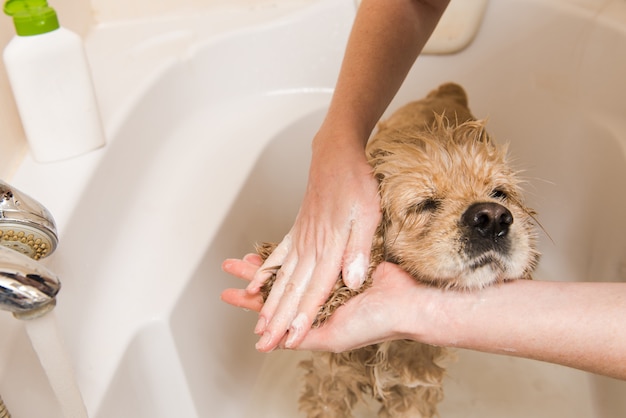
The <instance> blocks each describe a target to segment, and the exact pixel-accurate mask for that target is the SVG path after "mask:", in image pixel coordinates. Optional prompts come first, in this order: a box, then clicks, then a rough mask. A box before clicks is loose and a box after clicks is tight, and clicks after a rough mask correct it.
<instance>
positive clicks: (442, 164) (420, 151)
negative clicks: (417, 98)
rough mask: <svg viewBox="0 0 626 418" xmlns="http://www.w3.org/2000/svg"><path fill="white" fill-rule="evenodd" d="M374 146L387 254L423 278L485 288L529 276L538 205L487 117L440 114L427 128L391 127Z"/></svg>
mask: <svg viewBox="0 0 626 418" xmlns="http://www.w3.org/2000/svg"><path fill="white" fill-rule="evenodd" d="M379 135H381V136H382V137H377V138H376V143H375V146H374V147H373V149H370V150H369V156H370V162H371V163H372V165H373V167H374V173H375V175H376V177H377V178H378V180H379V181H380V197H381V205H382V209H383V221H382V223H381V226H380V231H379V236H382V239H383V246H384V252H385V254H384V257H385V258H386V259H387V260H389V261H392V262H395V263H397V264H399V265H400V266H401V267H402V268H403V269H405V270H406V271H408V272H409V273H411V274H412V275H413V276H414V277H416V278H417V279H418V280H422V281H426V282H430V283H433V284H437V285H440V286H443V287H460V288H480V287H483V286H486V285H489V284H491V283H493V282H497V281H503V280H510V279H518V278H530V273H531V271H532V270H533V269H534V268H535V266H536V264H537V261H538V258H539V254H538V252H537V251H536V249H535V232H534V230H535V228H534V223H533V211H532V210H530V209H529V208H527V207H525V206H524V204H523V200H522V194H521V190H520V186H519V183H520V179H519V178H518V176H517V173H516V172H515V171H514V170H513V169H512V168H511V167H510V166H509V164H508V162H507V159H506V149H505V148H506V147H498V146H496V144H495V143H494V142H493V141H492V140H491V139H490V138H489V136H488V134H487V132H486V130H485V129H484V123H483V122H482V121H473V120H470V121H467V122H464V123H462V124H460V125H458V126H456V125H453V124H450V123H448V121H447V119H446V118H445V117H442V116H439V117H436V118H435V122H434V123H433V124H432V126H431V127H430V128H428V129H425V130H424V129H421V130H416V131H415V132H412V131H411V130H406V129H404V130H403V131H394V130H386V131H385V132H382V133H380V134H379Z"/></svg>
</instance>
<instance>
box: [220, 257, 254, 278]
mask: <svg viewBox="0 0 626 418" xmlns="http://www.w3.org/2000/svg"><path fill="white" fill-rule="evenodd" d="M259 266H261V258H260V257H259V256H258V255H257V254H247V255H246V256H244V258H243V259H242V260H238V259H235V258H229V259H226V260H224V262H223V263H222V270H223V271H224V272H226V273H228V274H231V275H233V276H236V277H239V278H240V279H244V280H248V281H250V280H252V278H253V277H254V274H255V273H256V272H257V270H258V269H259Z"/></svg>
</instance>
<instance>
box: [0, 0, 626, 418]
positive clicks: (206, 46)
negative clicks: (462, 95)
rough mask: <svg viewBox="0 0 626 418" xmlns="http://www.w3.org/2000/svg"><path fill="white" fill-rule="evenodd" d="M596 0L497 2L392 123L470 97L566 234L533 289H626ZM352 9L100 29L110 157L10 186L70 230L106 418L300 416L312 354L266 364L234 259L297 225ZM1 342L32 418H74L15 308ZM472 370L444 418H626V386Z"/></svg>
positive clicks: (408, 87) (482, 365) (64, 319)
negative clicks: (415, 102) (234, 299)
mask: <svg viewBox="0 0 626 418" xmlns="http://www.w3.org/2000/svg"><path fill="white" fill-rule="evenodd" d="M579 3H580V5H575V4H574V3H572V2H567V1H564V0H559V1H557V0H552V1H546V0H543V1H533V0H507V1H503V0H498V1H492V2H491V3H490V5H489V7H488V9H487V13H486V16H485V21H484V22H483V25H482V27H481V29H480V31H479V33H478V35H477V37H476V39H475V40H474V42H473V43H472V44H471V45H470V46H469V47H468V48H467V49H465V50H464V51H462V52H460V53H458V54H454V55H446V56H424V57H422V58H420V60H419V62H418V63H417V64H416V66H415V68H414V69H413V71H412V73H411V74H410V76H409V78H408V79H407V82H406V83H405V85H404V86H403V88H402V90H401V91H400V93H399V95H398V97H397V98H396V100H395V101H394V102H393V103H392V106H391V108H390V109H394V108H396V107H397V106H398V105H400V104H402V103H404V102H406V101H408V100H412V99H414V98H418V97H421V96H422V95H423V94H425V93H426V92H427V91H428V90H430V89H431V88H433V87H435V86H436V85H438V84H439V83H441V82H444V81H449V80H452V81H456V82H459V83H461V84H463V85H464V86H465V87H466V89H467V91H468V92H469V95H470V102H471V107H472V109H473V111H474V113H475V114H476V115H477V116H479V117H489V119H490V122H489V127H490V130H491V131H492V133H493V134H494V135H495V136H496V138H498V139H499V140H501V141H503V142H511V152H512V154H513V155H514V156H515V157H516V165H517V166H518V167H520V168H524V169H525V174H524V175H525V176H526V177H527V178H528V185H527V187H526V189H527V190H528V198H529V201H530V203H531V206H533V207H534V208H536V209H537V210H538V212H539V214H540V216H539V219H540V221H541V223H542V224H543V226H544V228H545V229H546V231H547V232H548V233H549V235H550V237H551V239H550V238H548V237H547V236H546V235H545V234H542V235H541V240H540V241H541V242H540V246H541V250H542V252H543V254H544V256H543V259H542V263H541V267H540V268H539V271H538V272H537V274H536V278H537V279H542V280H607V281H624V280H626V217H624V216H623V214H624V213H626V186H624V180H625V179H626V119H625V116H626V99H625V98H626V83H625V82H624V76H623V75H624V74H626V54H625V52H626V47H625V45H626V2H624V1H623V0H613V1H598V2H594V1H586V2H579ZM353 15H354V5H353V2H352V0H322V1H317V2H295V3H287V4H284V5H281V4H277V5H276V6H275V7H263V8H260V9H232V10H226V9H224V10H211V11H207V12H206V13H204V14H201V15H195V16H187V17H185V16H182V17H176V18H172V19H164V20H161V21H151V22H134V23H133V24H123V25H121V24H118V25H110V26H103V27H100V28H97V30H96V31H95V32H94V33H93V34H92V36H91V37H90V39H89V43H88V47H89V54H90V57H91V60H92V63H93V64H94V65H93V66H94V74H95V78H96V84H97V89H98V93H99V98H100V101H101V103H102V110H103V115H104V119H105V124H106V126H107V130H108V134H109V137H110V140H109V143H108V145H107V147H105V148H104V149H102V150H99V151H97V152H94V153H91V154H88V155H86V156H83V157H80V158H76V159H73V160H70V161H66V162H61V163H56V164H47V165H41V164H37V163H35V162H33V161H32V160H31V159H30V158H27V159H26V160H25V161H24V163H23V164H22V166H21V168H20V170H19V171H18V173H17V174H16V176H15V177H14V178H13V179H12V183H13V184H14V185H15V186H16V187H19V188H20V189H22V190H23V191H26V192H28V193H29V194H31V195H33V196H34V197H36V198H37V199H38V200H40V201H42V202H43V203H44V204H46V205H47V206H48V208H49V209H50V210H51V212H52V213H53V214H54V215H55V217H56V218H57V221H58V224H59V227H60V232H61V240H60V246H59V249H58V250H57V252H56V254H54V255H53V256H52V257H51V260H50V261H49V262H48V265H49V267H50V268H51V269H53V270H54V271H56V272H57V273H58V274H59V275H60V276H61V278H62V281H63V289H62V291H61V293H60V296H59V300H58V306H57V308H56V313H57V316H58V318H59V322H60V326H61V330H62V332H63V335H64V338H65V341H66V345H67V347H68V351H69V354H70V357H71V359H72V362H73V365H74V368H75V369H76V376H77V380H78V383H79V385H80V388H81V390H82V393H83V397H84V399H85V402H86V405H87V408H88V410H89V413H90V416H91V417H94V418H109V417H124V418H126V417H128V418H158V417H169V416H176V417H184V418H194V417H203V418H204V417H220V418H226V417H251V416H254V417H268V418H269V417H272V418H276V417H294V416H297V413H296V412H295V404H296V402H295V401H296V398H297V391H298V383H297V379H298V377H297V370H296V368H295V363H296V362H297V360H298V358H299V357H300V356H302V354H299V353H293V352H276V353H272V354H270V355H261V354H258V353H256V352H255V350H254V341H255V336H254V335H253V334H252V328H253V326H254V323H255V315H253V314H251V313H248V312H243V311H240V310H237V309H234V308H232V307H229V306H227V305H225V304H223V303H221V302H220V301H219V293H220V291H221V290H222V289H223V288H225V287H229V286H234V285H238V284H239V283H238V282H237V281H236V280H235V279H233V278H230V277H228V276H226V275H224V274H223V273H222V272H221V271H220V263H221V261H222V260H223V259H224V258H226V257H232V256H239V255H242V254H244V253H245V252H247V251H250V250H251V248H252V243H253V242H255V241H257V240H271V239H274V240H276V239H279V238H280V237H281V236H282V235H283V234H284V233H285V232H286V230H287V229H288V228H289V227H290V225H291V222H292V221H293V219H294V216H295V212H296V210H297V208H298V205H299V202H300V199H301V196H302V191H303V186H304V184H305V181H306V172H307V167H308V150H309V143H310V140H311V137H312V135H313V134H314V132H315V130H316V128H317V126H318V125H319V123H320V121H321V118H322V116H323V114H324V111H325V108H326V106H327V104H328V101H329V98H330V94H331V91H332V87H333V85H334V82H335V77H336V74H337V71H338V67H339V63H340V59H341V55H342V52H343V47H344V45H345V40H346V37H347V34H348V31H349V28H350V24H351V19H352V17H353ZM364 70H365V69H364ZM532 308H533V307H532V306H529V307H528V309H532ZM546 315H549V312H547V313H546ZM521 318H522V319H523V313H522V314H521ZM615 320H621V321H623V320H624V319H623V318H615ZM0 329H1V330H2V338H1V339H0V395H1V396H2V397H3V399H4V400H5V402H6V404H7V406H8V407H9V408H10V409H11V411H12V413H13V416H14V417H15V418H20V417H51V418H56V417H59V416H60V412H59V408H58V406H57V405H56V402H55V400H54V397H53V395H52V392H51V390H50V389H49V386H48V383H47V381H46V378H45V375H44V373H43V371H42V369H41V367H39V365H38V363H37V358H36V356H35V354H34V353H33V352H32V349H31V348H30V344H29V342H28V339H27V337H26V335H25V333H24V330H23V327H22V324H21V323H20V322H19V321H17V320H15V319H13V318H12V317H11V316H10V315H8V314H2V315H0ZM458 357H459V360H458V362H457V363H456V364H454V365H453V366H451V367H450V369H449V378H448V379H447V382H446V387H447V389H446V399H445V400H444V402H443V404H442V405H441V413H442V416H444V417H459V416H463V417H494V418H495V417H498V418H500V417H507V418H515V417H546V418H548V417H549V418H554V417H568V418H588V417H597V418H600V417H602V418H613V417H623V416H626V397H625V396H624V395H625V394H626V383H624V382H618V381H615V380H612V379H608V378H603V377H598V376H593V375H590V374H587V373H583V372H580V371H576V370H570V369H567V368H564V367H559V366H555V365H550V364H544V363H539V362H534V361H529V360H522V359H516V358H509V357H505V356H494V355H484V354H479V353H472V352H465V351H461V352H459V356H458ZM33 400H36V401H33ZM360 416H361V417H369V416H374V413H373V412H372V411H363V412H362V414H361V415H360Z"/></svg>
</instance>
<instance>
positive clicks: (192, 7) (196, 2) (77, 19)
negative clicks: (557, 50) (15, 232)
mask: <svg viewBox="0 0 626 418" xmlns="http://www.w3.org/2000/svg"><path fill="white" fill-rule="evenodd" d="M278 1H287V2H290V3H296V2H301V3H307V2H314V1H316V0H159V1H154V0H49V3H50V4H51V5H52V6H53V7H54V8H55V9H56V10H57V12H58V13H59V17H60V20H61V23H62V25H63V26H65V27H68V28H69V29H71V30H73V31H75V32H77V33H79V34H81V35H83V36H87V34H88V33H89V31H90V29H92V28H93V27H95V25H96V24H99V23H110V22H116V21H124V20H133V19H139V18H159V17H164V16H168V17H172V16H176V15H177V14H189V13H195V12H197V11H198V10H203V9H207V8H232V7H254V8H264V7H273V6H275V4H276V3H277V2H278ZM355 1H358V0H355ZM456 1H463V0H456ZM551 1H568V2H570V3H572V4H575V5H577V6H579V7H584V8H591V9H599V8H602V7H606V5H607V4H608V3H610V2H611V1H626V0H551ZM13 34H14V30H13V25H12V23H11V21H10V19H9V18H8V17H7V16H4V15H2V16H0V49H4V47H5V45H6V44H7V43H8V42H9V40H10V39H11V37H12V36H13ZM0 109H2V111H1V112H0V150H1V152H0V178H5V179H10V177H11V174H12V173H13V171H14V169H15V167H16V166H17V164H18V163H19V162H20V161H21V159H22V158H23V157H24V155H26V152H27V145H26V140H25V138H24V132H23V130H22V126H21V123H20V120H19V116H18V114H17V109H16V108H15V103H14V101H13V95H12V93H11V90H10V87H9V84H8V80H7V77H6V72H5V69H4V65H0Z"/></svg>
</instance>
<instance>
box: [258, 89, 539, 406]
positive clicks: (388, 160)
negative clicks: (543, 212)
mask: <svg viewBox="0 0 626 418" xmlns="http://www.w3.org/2000/svg"><path fill="white" fill-rule="evenodd" d="M366 151H367V155H368V158H369V161H370V163H371V164H372V167H373V169H374V175H375V176H376V178H377V179H378V180H379V183H380V188H379V190H380V198H381V206H382V210H383V219H382V221H381V223H380V225H379V227H378V230H377V232H376V235H375V237H374V241H373V243H372V257H371V263H370V268H369V272H368V278H367V280H366V282H365V284H364V285H363V286H362V287H361V289H359V290H351V289H349V288H348V287H346V286H345V285H344V283H343V281H342V280H341V277H339V279H338V280H337V283H336V285H335V288H334V291H333V293H332V294H331V296H330V297H329V299H328V301H327V302H326V303H325V304H324V306H322V307H321V309H320V311H319V313H318V315H317V318H316V319H315V322H314V326H320V325H321V324H323V323H324V321H325V320H326V319H328V318H329V317H330V315H332V313H333V312H334V311H335V310H336V309H337V308H339V307H340V306H341V305H343V304H344V303H345V302H346V301H347V300H349V299H350V298H352V297H354V296H355V295H357V294H358V293H361V292H362V291H363V290H365V289H367V288H368V287H369V286H371V283H372V279H371V273H372V271H373V270H374V269H375V268H376V266H377V265H378V264H380V263H381V262H382V261H385V260H386V261H392V262H394V263H397V264H399V265H400V266H401V267H402V268H403V269H404V270H406V271H408V272H409V273H411V274H412V275H413V277H415V279H416V280H419V281H422V282H425V283H429V284H432V285H435V286H439V287H442V288H449V289H477V288H481V287H484V286H488V285H490V284H493V283H496V282H502V281H505V280H513V279H519V278H523V279H530V274H531V272H532V270H533V269H534V268H535V266H536V264H537V261H538V258H539V254H538V253H537V251H536V249H535V235H534V224H533V218H534V212H533V211H532V210H530V209H528V208H527V207H525V206H524V204H523V199H522V195H521V190H520V187H519V183H520V181H519V179H518V176H517V173H516V172H515V171H513V170H512V169H511V168H510V166H509V164H508V162H507V159H506V147H502V146H497V145H496V144H495V143H494V142H493V141H492V140H491V138H490V137H489V135H488V133H487V131H486V130H485V123H484V121H477V120H475V118H474V117H473V116H472V114H471V113H470V111H469V108H468V105H467V97H466V94H465V92H464V90H463V89H462V88H461V87H460V86H458V85H456V84H453V83H448V84H444V85H442V86H440V87H439V88H438V89H436V90H434V91H433V92H431V93H430V94H429V95H428V96H427V97H426V98H424V99H422V100H419V101H416V102H412V103H409V104H408V105H406V106H404V107H402V108H400V109H399V110H398V111H396V112H395V113H394V114H393V115H392V116H391V117H390V118H389V119H388V120H386V121H385V122H381V123H380V124H379V128H378V132H377V133H376V135H375V136H374V137H373V138H372V139H371V140H370V141H369V143H368V146H367V150H366ZM485 202H486V203H490V202H491V203H497V204H499V205H502V206H504V207H506V208H507V210H508V211H510V213H511V215H512V217H513V223H512V225H510V229H508V231H507V235H506V236H505V237H504V238H502V239H506V242H505V243H502V242H500V243H499V244H493V248H482V247H484V246H485V245H487V244H484V245H482V244H481V245H482V246H481V247H480V251H478V250H476V249H475V248H474V247H475V246H476V244H475V243H473V242H472V240H471V239H470V238H468V237H469V236H470V235H471V234H469V233H468V231H467V226H465V225H464V224H463V222H461V221H460V219H462V216H463V214H464V213H465V211H466V210H468V207H470V206H471V205H472V204H474V203H485ZM505 244H506V245H505ZM489 245H491V244H489ZM472 246H474V247H472ZM274 248H275V244H270V243H263V244H260V245H258V246H257V252H258V253H259V254H260V255H261V256H262V257H263V259H266V258H267V257H268V256H269V255H270V254H271V252H272V251H273V249H274ZM279 268H280V267H279V266H276V267H275V268H273V270H274V273H275V272H276V271H278V269H279ZM274 280H275V274H274V275H273V276H272V277H271V278H270V279H269V280H268V281H267V282H266V283H265V286H264V287H263V289H262V293H263V294H264V297H267V295H268V294H269V291H270V290H271V286H272V284H273V282H274ZM445 358H446V350H445V349H444V348H442V347H435V346H430V345H425V344H421V343H418V342H414V341H406V340H399V341H391V342H385V343H382V344H375V345H371V346H367V347H364V348H361V349H357V350H353V351H349V352H344V353H313V355H312V358H311V360H307V361H304V362H302V367H303V368H304V369H305V370H306V376H305V389H304V392H303V393H302V395H301V397H300V408H301V410H303V411H305V412H306V413H307V416H308V417H309V418H321V417H338V418H339V417H341V418H344V417H346V418H347V417H351V416H352V408H353V406H354V405H355V403H356V402H357V401H358V400H359V399H361V397H362V396H363V395H369V396H371V397H373V398H374V399H376V400H378V401H379V402H380V403H381V408H380V411H379V416H380V417H394V418H404V417H406V418H409V417H411V418H416V417H424V418H426V417H434V416H437V404H438V403H439V402H440V401H441V400H442V399H443V389H442V387H441V382H442V379H443V377H444V374H445V369H444V368H443V367H442V362H443V360H444V359H445Z"/></svg>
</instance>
